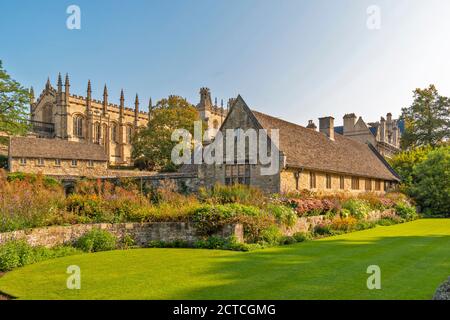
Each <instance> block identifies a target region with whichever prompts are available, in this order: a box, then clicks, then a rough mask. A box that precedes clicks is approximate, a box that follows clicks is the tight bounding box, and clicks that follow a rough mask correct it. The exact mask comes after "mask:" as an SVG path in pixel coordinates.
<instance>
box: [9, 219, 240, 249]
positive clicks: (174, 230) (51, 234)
mask: <svg viewBox="0 0 450 320" xmlns="http://www.w3.org/2000/svg"><path fill="white" fill-rule="evenodd" d="M92 229H102V230H106V231H109V232H111V233H112V234H114V235H115V236H116V237H117V238H118V239H119V240H121V239H122V238H123V237H124V236H125V235H129V236H131V237H132V238H133V239H134V241H135V244H136V245H137V246H146V245H147V244H148V242H149V241H154V240H160V241H166V242H167V241H175V240H183V241H186V242H189V243H193V242H195V241H197V240H199V236H198V235H197V232H196V229H195V226H194V224H192V223H189V222H154V223H118V224H109V223H101V224H83V225H72V226H53V227H47V228H36V229H29V230H20V231H13V232H6V233H0V244H2V243H4V242H6V241H8V240H25V241H27V242H28V243H29V244H30V245H32V246H45V247H54V246H58V245H63V244H73V243H74V242H75V241H76V240H77V239H78V238H80V237H81V236H82V235H84V234H85V233H86V232H88V231H90V230H92ZM216 236H220V237H224V238H228V237H230V236H235V237H236V238H237V240H238V241H239V242H243V239H244V231H243V227H242V225H240V224H234V225H227V226H225V227H224V228H223V229H222V230H221V231H220V232H218V233H217V234H216Z"/></svg>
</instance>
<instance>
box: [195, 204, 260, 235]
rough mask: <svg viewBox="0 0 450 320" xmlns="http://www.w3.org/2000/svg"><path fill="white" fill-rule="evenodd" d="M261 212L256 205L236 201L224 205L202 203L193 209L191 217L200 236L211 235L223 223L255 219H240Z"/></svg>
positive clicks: (255, 215) (257, 214)
mask: <svg viewBox="0 0 450 320" xmlns="http://www.w3.org/2000/svg"><path fill="white" fill-rule="evenodd" d="M262 215H263V214H262V212H261V210H260V209H259V208H257V207H253V206H246V205H242V204H237V203H231V204H226V205H203V206H201V207H198V208H196V209H195V210H194V213H193V215H192V219H193V221H194V223H195V224H196V227H197V231H198V233H199V234H200V235H202V236H211V235H213V234H214V233H216V232H218V231H219V230H220V229H221V228H222V227H223V226H224V225H225V224H227V223H230V222H243V223H244V227H245V223H248V222H250V221H253V222H255V221H256V220H251V219H245V218H243V219H241V217H261V216H262Z"/></svg>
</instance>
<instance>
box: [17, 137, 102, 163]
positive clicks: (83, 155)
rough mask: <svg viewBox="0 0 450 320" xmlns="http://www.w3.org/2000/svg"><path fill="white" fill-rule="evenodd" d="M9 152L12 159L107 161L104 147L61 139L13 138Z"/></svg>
mask: <svg viewBox="0 0 450 320" xmlns="http://www.w3.org/2000/svg"><path fill="white" fill-rule="evenodd" d="M9 152H10V154H11V156H12V157H16V158H18V157H21V158H22V157H23V158H44V159H73V160H94V161H107V160H108V158H107V156H106V154H105V150H104V149H103V147H102V146H100V145H98V144H93V143H82V142H74V141H67V140H60V139H40V138H26V137H12V138H11V139H10V147H9Z"/></svg>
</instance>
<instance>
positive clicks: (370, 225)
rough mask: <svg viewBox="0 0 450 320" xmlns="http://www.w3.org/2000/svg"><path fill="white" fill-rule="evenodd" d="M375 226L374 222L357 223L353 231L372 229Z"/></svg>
mask: <svg viewBox="0 0 450 320" xmlns="http://www.w3.org/2000/svg"><path fill="white" fill-rule="evenodd" d="M376 226H377V223H376V222H374V221H358V223H357V224H356V225H355V230H357V231H360V230H367V229H372V228H375V227H376Z"/></svg>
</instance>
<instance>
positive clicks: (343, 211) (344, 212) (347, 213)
mask: <svg viewBox="0 0 450 320" xmlns="http://www.w3.org/2000/svg"><path fill="white" fill-rule="evenodd" d="M351 214H352V213H351V212H350V210H348V209H345V208H342V209H341V212H340V215H341V217H342V218H348V217H349V216H351Z"/></svg>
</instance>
